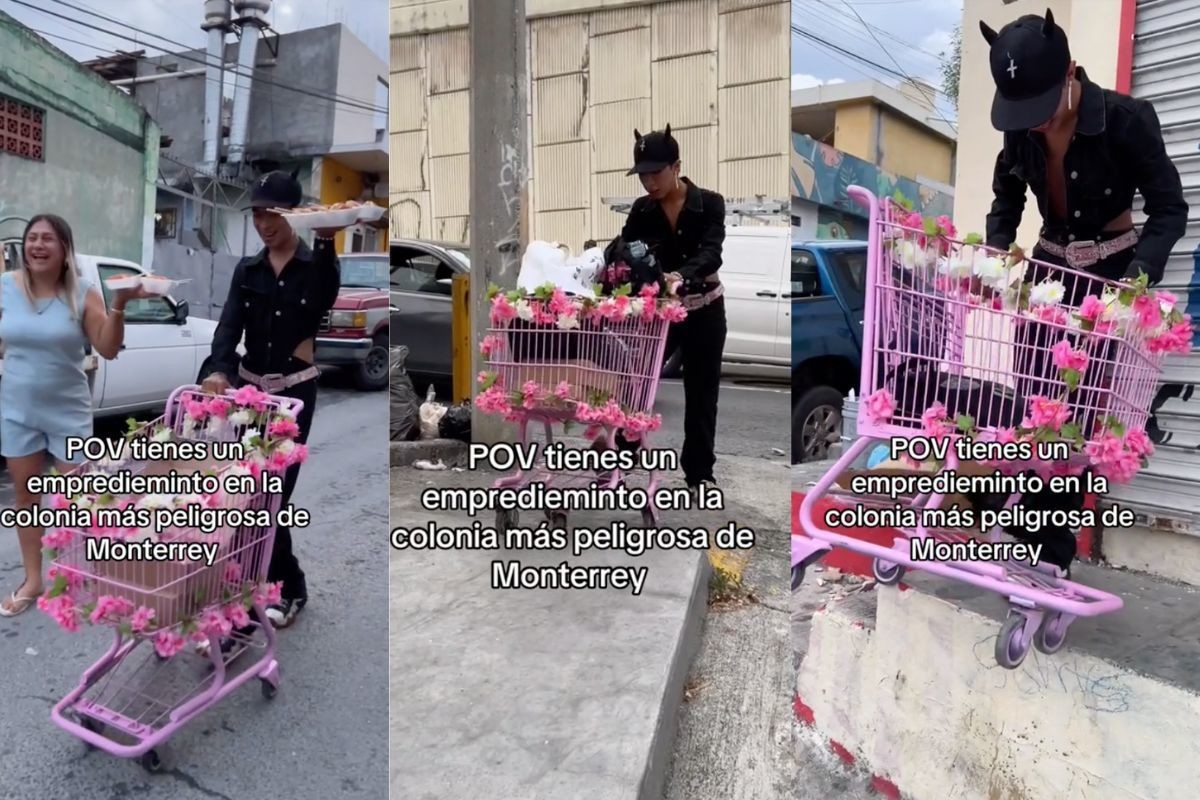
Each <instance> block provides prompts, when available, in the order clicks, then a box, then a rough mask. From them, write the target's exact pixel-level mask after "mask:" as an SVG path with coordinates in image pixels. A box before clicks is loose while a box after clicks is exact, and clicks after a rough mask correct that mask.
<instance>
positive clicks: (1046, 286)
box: [1029, 281, 1066, 306]
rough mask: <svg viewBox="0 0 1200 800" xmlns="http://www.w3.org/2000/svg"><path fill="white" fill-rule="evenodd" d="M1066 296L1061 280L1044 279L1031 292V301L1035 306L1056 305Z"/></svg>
mask: <svg viewBox="0 0 1200 800" xmlns="http://www.w3.org/2000/svg"><path fill="white" fill-rule="evenodd" d="M1064 296H1066V290H1065V289H1064V288H1063V285H1062V282H1061V281H1044V282H1042V283H1039V284H1038V285H1037V286H1034V287H1033V289H1032V290H1031V291H1030V292H1029V302H1030V303H1032V304H1033V305H1035V306H1056V305H1058V304H1059V303H1061V302H1062V299H1063V297H1064Z"/></svg>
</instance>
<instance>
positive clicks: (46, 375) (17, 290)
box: [0, 272, 92, 463]
mask: <svg viewBox="0 0 1200 800" xmlns="http://www.w3.org/2000/svg"><path fill="white" fill-rule="evenodd" d="M15 276H16V273H14V272H6V273H4V274H3V275H0V341H3V343H4V374H3V376H0V455H3V456H4V457H5V458H16V457H20V456H28V455H33V454H35V453H39V452H42V451H49V452H50V454H51V455H52V456H53V457H54V458H56V459H58V460H60V461H68V459H67V438H68V437H72V436H78V437H81V438H87V437H89V436H91V435H92V393H91V390H90V389H89V387H88V380H87V373H86V372H84V369H83V358H84V347H85V345H86V343H87V338H86V336H85V334H84V332H83V322H82V319H83V308H84V300H85V298H86V296H87V292H88V289H89V288H90V284H88V283H87V282H86V281H84V280H83V278H80V279H79V287H78V289H77V292H78V297H77V299H76V314H77V316H78V318H77V319H72V318H71V309H70V307H69V306H68V305H67V303H66V301H65V300H64V299H63V298H62V297H55V298H45V299H36V298H35V299H34V301H33V304H32V306H31V305H30V302H29V298H28V297H26V295H25V292H24V291H23V290H22V289H21V287H20V286H19V285H17V283H16V281H15V280H14V278H15ZM70 460H72V461H74V462H76V463H78V462H80V461H82V460H83V456H82V454H76V456H75V458H73V459H70Z"/></svg>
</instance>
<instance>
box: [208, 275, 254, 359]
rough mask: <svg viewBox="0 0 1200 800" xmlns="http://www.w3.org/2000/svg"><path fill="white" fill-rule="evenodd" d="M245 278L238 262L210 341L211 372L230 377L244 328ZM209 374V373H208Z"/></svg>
mask: <svg viewBox="0 0 1200 800" xmlns="http://www.w3.org/2000/svg"><path fill="white" fill-rule="evenodd" d="M245 279H246V267H245V264H244V263H243V262H239V263H238V265H237V266H236V267H234V268H233V278H232V279H230V281H229V293H228V294H227V295H226V297H225V305H224V306H223V307H222V308H221V319H220V321H218V322H217V330H216V332H215V333H213V341H212V370H211V371H212V372H220V373H222V374H223V375H225V377H227V378H230V379H232V378H233V376H234V375H235V374H236V372H237V366H238V361H239V360H240V359H239V357H238V352H237V346H238V344H240V343H241V341H242V334H243V333H245V330H246V319H245V312H244V305H243V304H244V302H245V301H244V300H243V298H242V283H243V282H244V281H245ZM210 374H211V373H210Z"/></svg>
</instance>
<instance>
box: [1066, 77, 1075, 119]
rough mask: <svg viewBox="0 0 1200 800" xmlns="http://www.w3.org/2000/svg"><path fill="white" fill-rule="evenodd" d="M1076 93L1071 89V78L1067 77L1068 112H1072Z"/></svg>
mask: <svg viewBox="0 0 1200 800" xmlns="http://www.w3.org/2000/svg"><path fill="white" fill-rule="evenodd" d="M1074 95H1075V92H1074V91H1073V90H1072V88H1071V76H1069V75H1068V76H1067V111H1070V110H1071V103H1072V102H1073V101H1074V100H1075V97H1074Z"/></svg>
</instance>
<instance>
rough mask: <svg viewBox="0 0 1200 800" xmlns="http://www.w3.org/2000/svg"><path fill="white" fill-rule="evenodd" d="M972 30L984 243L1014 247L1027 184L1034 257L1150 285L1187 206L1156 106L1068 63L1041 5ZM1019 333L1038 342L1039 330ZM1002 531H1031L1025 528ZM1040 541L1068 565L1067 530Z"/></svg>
mask: <svg viewBox="0 0 1200 800" xmlns="http://www.w3.org/2000/svg"><path fill="white" fill-rule="evenodd" d="M980 29H981V30H982V32H983V37H984V39H985V40H986V41H987V43H988V45H989V46H990V47H991V59H990V60H991V70H992V78H993V79H994V81H995V83H996V94H995V98H994V100H993V104H992V125H993V126H994V127H995V128H996V129H997V130H1000V131H1003V132H1004V147H1003V149H1002V150H1001V151H1000V154H999V156H997V158H996V168H995V174H994V178H993V183H992V191H993V194H994V199H993V201H992V208H991V213H989V214H988V217H987V244H988V245H990V246H992V247H997V248H1000V249H1008V248H1010V247H1012V246H1013V244H1014V240H1015V239H1016V236H1017V227H1018V225H1019V224H1020V222H1021V216H1022V213H1023V211H1024V208H1025V195H1026V190H1027V189H1031V190H1032V191H1033V194H1034V197H1036V198H1037V205H1038V212H1039V213H1040V214H1041V217H1042V228H1041V233H1040V238H1039V241H1038V243H1037V246H1036V247H1035V248H1034V250H1033V253H1032V256H1033V258H1035V259H1037V260H1039V261H1044V262H1047V263H1050V264H1056V265H1060V266H1062V265H1065V266H1068V267H1070V268H1072V269H1075V270H1078V271H1081V272H1087V273H1090V274H1093V275H1097V276H1100V277H1102V278H1105V279H1109V280H1121V279H1124V278H1137V277H1138V275H1139V274H1141V273H1144V274H1145V275H1146V276H1147V277H1148V279H1149V281H1150V283H1151V284H1155V283H1158V282H1159V281H1160V280H1162V276H1163V270H1164V269H1165V267H1166V263H1167V259H1168V257H1169V256H1170V254H1171V249H1172V248H1173V247H1174V246H1175V244H1176V242H1178V241H1179V239H1180V237H1182V236H1183V234H1184V231H1185V227H1186V225H1187V213H1188V206H1187V203H1186V202H1185V201H1184V199H1183V189H1182V186H1181V184H1180V179H1179V172H1178V171H1177V170H1176V168H1175V165H1174V164H1173V163H1172V162H1171V159H1170V158H1168V156H1167V152H1166V147H1165V146H1164V144H1163V139H1162V132H1161V130H1160V129H1159V123H1158V116H1157V115H1156V114H1155V111H1154V107H1153V106H1151V105H1150V104H1149V103H1147V102H1145V101H1143V100H1137V99H1135V98H1132V97H1129V96H1127V95H1123V94H1119V93H1117V92H1114V91H1111V90H1108V89H1102V88H1101V87H1100V86H1098V85H1096V84H1095V83H1092V82H1091V81H1090V80H1089V79H1088V77H1087V74H1086V73H1085V72H1084V70H1083V68H1082V67H1080V66H1078V65H1077V64H1076V63H1075V61H1074V60H1072V58H1071V51H1070V46H1069V43H1068V41H1067V35H1066V33H1064V32H1063V30H1062V28H1060V27H1059V26H1058V25H1056V24H1055V22H1054V17H1053V15H1052V14H1051V12H1050V11H1049V10H1047V11H1046V16H1045V17H1044V18H1043V17H1038V16H1036V15H1027V16H1023V17H1021V18H1020V19H1018V20H1016V21H1015V22H1012V23H1009V24H1008V25H1006V26H1004V28H1003V29H1002V30H1001V31H1000V32H999V33H997V32H996V31H994V30H992V29H991V28H989V27H988V26H987V25H986V24H984V23H983V22H980ZM1135 191H1137V192H1140V193H1141V195H1142V199H1143V201H1144V207H1145V212H1146V217H1147V219H1146V222H1145V224H1144V225H1143V226H1142V231H1141V235H1140V236H1139V235H1138V232H1137V231H1136V230H1135V229H1134V225H1133V210H1132V209H1133V196H1134V192H1135ZM1084 283H1086V282H1082V281H1081V282H1080V283H1079V285H1078V286H1077V287H1076V290H1075V291H1071V289H1072V287H1071V286H1068V287H1067V289H1068V295H1067V297H1065V298H1064V302H1066V303H1070V304H1077V303H1079V302H1081V301H1082V297H1080V296H1079V295H1081V294H1082V293H1083V292H1082V290H1083V289H1085V288H1086V287H1085V286H1084V285H1083V284H1084ZM1027 333H1029V334H1030V335H1034V336H1037V341H1043V340H1044V339H1043V336H1042V335H1040V334H1039V333H1038V332H1032V331H1031V332H1027ZM1019 335H1025V334H1019ZM1030 341H1034V340H1033V339H1030ZM1018 369H1019V371H1021V372H1023V373H1025V374H1027V375H1030V376H1034V377H1036V376H1039V375H1046V374H1048V370H1047V367H1046V365H1043V364H1040V363H1030V364H1024V365H1018ZM1082 503H1083V498H1082V497H1080V496H1063V495H1059V496H1055V495H1051V494H1049V493H1048V492H1047V493H1043V494H1041V495H1035V496H1033V497H1028V498H1025V500H1024V505H1025V506H1026V507H1029V508H1044V509H1051V508H1057V509H1069V508H1075V509H1078V508H1081V507H1082ZM1008 532H1009V533H1010V534H1012V535H1014V536H1018V537H1021V538H1028V537H1029V534H1027V533H1026V532H1024V531H1022V530H1010V531H1008ZM1037 538H1038V539H1039V540H1041V541H1042V542H1043V543H1044V544H1045V547H1044V550H1043V552H1044V553H1048V555H1043V560H1045V561H1049V562H1050V563H1053V564H1055V565H1057V566H1060V567H1062V568H1063V569H1064V570H1067V569H1069V567H1070V564H1071V562H1072V560H1073V559H1074V557H1075V536H1074V534H1073V533H1072V531H1071V530H1069V529H1067V528H1065V527H1059V528H1044V529H1043V531H1042V532H1041V534H1039V535H1038V536H1037Z"/></svg>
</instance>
